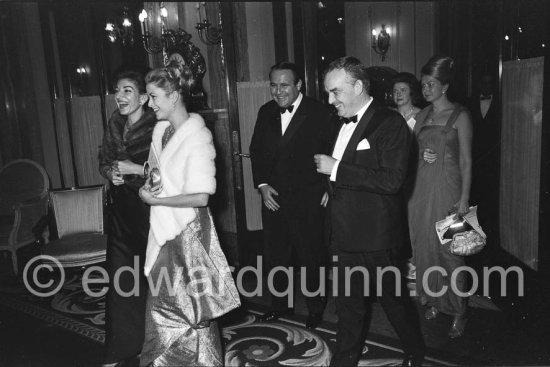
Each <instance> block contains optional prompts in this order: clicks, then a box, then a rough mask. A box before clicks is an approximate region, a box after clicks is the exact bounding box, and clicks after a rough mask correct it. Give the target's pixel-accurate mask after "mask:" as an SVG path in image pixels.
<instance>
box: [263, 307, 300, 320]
mask: <svg viewBox="0 0 550 367" xmlns="http://www.w3.org/2000/svg"><path fill="white" fill-rule="evenodd" d="M293 313H294V310H293V309H291V308H289V309H286V310H273V311H270V312H266V313H264V314H263V315H262V316H259V317H258V321H260V322H270V321H275V320H277V319H278V318H279V317H283V316H288V315H292V314H293Z"/></svg>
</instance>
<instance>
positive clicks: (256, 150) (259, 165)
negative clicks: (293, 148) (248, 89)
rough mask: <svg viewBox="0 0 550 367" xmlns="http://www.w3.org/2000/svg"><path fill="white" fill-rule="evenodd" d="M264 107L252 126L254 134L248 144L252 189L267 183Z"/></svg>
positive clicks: (267, 167) (267, 166) (267, 168)
mask: <svg viewBox="0 0 550 367" xmlns="http://www.w3.org/2000/svg"><path fill="white" fill-rule="evenodd" d="M266 119H267V117H266V112H265V107H261V108H260V111H259V112H258V117H257V119H256V125H254V133H253V134H252V140H251V142H250V148H249V151H250V161H251V163H252V177H253V180H254V187H258V185H259V184H262V183H268V181H267V180H268V177H269V175H268V170H269V165H268V163H267V162H268V157H267V151H266V149H265V144H266V142H265V139H266V138H265V123H266Z"/></svg>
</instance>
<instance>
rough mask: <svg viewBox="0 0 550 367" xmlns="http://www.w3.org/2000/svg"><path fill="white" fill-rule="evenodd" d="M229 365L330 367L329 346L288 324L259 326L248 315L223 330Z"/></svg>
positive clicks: (254, 318) (317, 336)
mask: <svg viewBox="0 0 550 367" xmlns="http://www.w3.org/2000/svg"><path fill="white" fill-rule="evenodd" d="M223 339H224V342H225V343H224V344H225V363H224V364H225V365H226V366H272V365H274V364H278V365H281V366H328V364H329V362H330V351H329V347H328V345H327V343H326V342H325V341H324V340H323V339H322V338H321V337H320V336H319V335H318V334H316V333H315V332H310V331H309V330H307V329H304V328H302V327H299V326H295V325H292V324H287V323H284V324H283V323H278V322H277V323H257V322H256V316H254V315H247V316H246V317H245V318H244V320H242V321H241V322H240V323H238V324H236V325H230V326H225V327H224V328H223Z"/></svg>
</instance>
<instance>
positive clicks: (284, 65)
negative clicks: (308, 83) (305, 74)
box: [269, 61, 304, 85]
mask: <svg viewBox="0 0 550 367" xmlns="http://www.w3.org/2000/svg"><path fill="white" fill-rule="evenodd" d="M275 70H290V71H292V74H293V75H294V85H296V84H298V82H299V81H300V80H301V81H302V83H303V81H304V78H302V70H300V68H299V67H298V65H296V64H295V63H293V62H289V61H282V62H279V63H277V64H275V65H273V66H272V67H271V69H270V70H269V79H270V80H271V74H272V73H273V72H274V71H275Z"/></svg>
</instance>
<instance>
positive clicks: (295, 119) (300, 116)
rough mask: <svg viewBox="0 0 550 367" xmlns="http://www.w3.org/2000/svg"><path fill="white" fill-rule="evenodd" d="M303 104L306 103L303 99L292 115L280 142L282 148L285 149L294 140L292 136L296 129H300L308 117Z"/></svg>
mask: <svg viewBox="0 0 550 367" xmlns="http://www.w3.org/2000/svg"><path fill="white" fill-rule="evenodd" d="M303 104H304V103H303V101H302V103H301V104H300V106H299V107H298V110H297V111H296V112H295V113H294V116H292V119H291V120H290V123H289V124H288V127H287V128H286V131H285V133H284V134H283V136H282V138H281V142H280V144H279V145H280V149H281V150H284V147H285V146H286V145H288V143H289V142H290V141H291V140H292V137H293V136H294V135H295V134H296V131H298V130H299V129H300V126H302V124H303V123H304V121H305V119H306V115H305V113H304V108H303ZM279 120H280V117H279ZM279 125H280V124H279Z"/></svg>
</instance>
